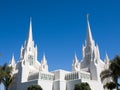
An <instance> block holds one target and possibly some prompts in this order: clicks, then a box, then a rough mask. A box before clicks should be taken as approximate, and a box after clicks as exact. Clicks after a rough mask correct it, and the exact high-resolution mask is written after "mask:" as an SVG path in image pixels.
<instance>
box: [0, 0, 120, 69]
mask: <svg viewBox="0 0 120 90" xmlns="http://www.w3.org/2000/svg"><path fill="white" fill-rule="evenodd" d="M119 3H120V0H0V42H1V43H0V53H1V54H2V56H1V57H0V64H1V65H2V64H4V63H5V62H8V63H9V60H10V59H11V57H12V54H13V53H14V55H15V59H16V61H18V60H19V55H20V47H21V45H23V44H24V41H25V40H26V38H27V33H28V28H29V21H30V17H32V24H33V38H34V41H35V44H37V45H38V60H39V61H41V59H42V55H43V53H45V54H46V58H47V61H48V65H49V70H50V71H51V70H55V69H65V70H71V65H72V62H73V58H74V54H75V52H76V54H77V56H78V58H79V60H81V58H82V52H81V51H82V44H84V42H85V39H86V30H87V29H86V28H87V27H86V14H87V13H89V14H90V17H89V21H90V25H91V31H92V35H93V38H94V40H95V42H96V43H97V44H98V45H99V49H100V55H101V59H104V56H105V52H107V53H108V56H109V57H110V59H112V58H113V57H114V56H115V55H116V54H120V39H119V36H120V5H119Z"/></svg>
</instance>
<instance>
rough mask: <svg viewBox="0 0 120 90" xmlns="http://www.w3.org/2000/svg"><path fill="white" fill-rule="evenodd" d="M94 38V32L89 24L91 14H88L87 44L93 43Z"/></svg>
mask: <svg viewBox="0 0 120 90" xmlns="http://www.w3.org/2000/svg"><path fill="white" fill-rule="evenodd" d="M92 40H93V39H92V33H91V29H90V24H89V14H87V44H91V43H92Z"/></svg>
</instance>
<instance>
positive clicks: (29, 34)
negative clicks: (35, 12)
mask: <svg viewBox="0 0 120 90" xmlns="http://www.w3.org/2000/svg"><path fill="white" fill-rule="evenodd" d="M31 41H33V36H32V18H31V17H30V26H29V32H28V38H27V42H26V43H29V42H31Z"/></svg>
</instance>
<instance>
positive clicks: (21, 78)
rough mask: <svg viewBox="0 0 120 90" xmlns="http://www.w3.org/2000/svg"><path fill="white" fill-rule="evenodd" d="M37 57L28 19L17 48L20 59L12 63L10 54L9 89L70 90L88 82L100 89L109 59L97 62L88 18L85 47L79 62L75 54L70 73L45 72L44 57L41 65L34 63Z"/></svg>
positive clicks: (96, 89) (62, 71)
mask: <svg viewBox="0 0 120 90" xmlns="http://www.w3.org/2000/svg"><path fill="white" fill-rule="evenodd" d="M37 55H38V52H37V46H35V44H34V40H33V36H32V21H31V20H30V26H29V33H28V38H27V40H26V41H25V43H24V45H23V46H21V50H20V59H19V61H18V62H17V63H16V62H15V59H14V55H13V56H12V60H11V62H10V65H11V66H13V68H14V72H13V74H14V75H15V81H14V82H13V83H14V84H12V85H11V86H10V88H9V90H27V87H28V86H30V85H33V84H38V85H40V86H41V87H42V89H43V90H74V85H75V84H77V83H81V82H87V83H89V85H90V87H91V89H92V90H103V84H102V82H101V80H100V73H101V71H102V70H104V69H106V68H108V65H109V58H108V56H107V55H106V57H105V60H104V61H103V60H101V58H100V52H99V47H98V45H96V44H95V41H94V40H93V37H92V33H91V29H90V24H89V20H88V17H87V37H86V40H85V45H83V47H82V60H78V58H77V55H76V54H75V57H74V60H73V63H72V70H71V71H66V70H55V71H49V70H48V69H49V67H48V64H47V60H46V57H45V55H43V58H42V60H41V62H39V61H38V59H37ZM71 62H72V61H71Z"/></svg>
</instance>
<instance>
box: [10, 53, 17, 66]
mask: <svg viewBox="0 0 120 90" xmlns="http://www.w3.org/2000/svg"><path fill="white" fill-rule="evenodd" d="M15 64H16V63H15V58H14V54H13V55H12V59H11V61H10V66H12V67H14V66H15Z"/></svg>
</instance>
